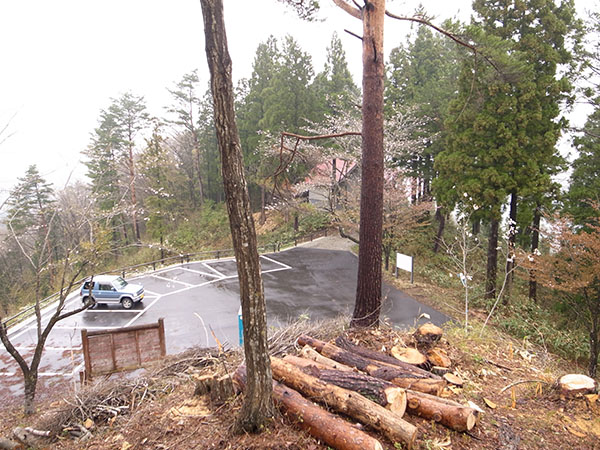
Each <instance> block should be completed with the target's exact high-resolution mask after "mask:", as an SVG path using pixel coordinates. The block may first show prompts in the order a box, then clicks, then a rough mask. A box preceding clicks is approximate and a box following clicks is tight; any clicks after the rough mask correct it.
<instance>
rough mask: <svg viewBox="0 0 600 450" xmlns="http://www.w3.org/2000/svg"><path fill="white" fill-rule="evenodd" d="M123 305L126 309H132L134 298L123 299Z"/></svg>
mask: <svg viewBox="0 0 600 450" xmlns="http://www.w3.org/2000/svg"><path fill="white" fill-rule="evenodd" d="M121 305H123V308H125V309H131V307H132V306H133V300H131V299H130V298H129V297H125V298H124V299H123V300H121Z"/></svg>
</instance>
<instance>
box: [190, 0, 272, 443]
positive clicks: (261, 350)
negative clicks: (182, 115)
mask: <svg viewBox="0 0 600 450" xmlns="http://www.w3.org/2000/svg"><path fill="white" fill-rule="evenodd" d="M200 4H201V5H202V15H203V17H204V35H205V47H206V59H207V61H208V67H209V69H210V78H211V90H212V96H213V103H214V120H215V126H216V129H217V139H218V142H219V150H220V152H221V167H222V172H223V184H224V187H225V198H226V202H227V210H228V213H229V225H230V228H231V237H232V240H233V246H234V249H235V257H236V262H237V270H238V277H239V283H240V298H241V303H242V315H243V320H244V353H245V356H246V370H247V374H248V384H247V387H246V396H245V399H244V403H243V405H242V409H241V411H240V413H239V415H238V417H237V430H238V431H251V432H257V431H261V430H262V429H264V426H265V425H266V423H267V421H268V420H270V418H271V417H272V416H273V411H274V410H273V400H272V396H271V394H272V390H273V384H272V383H273V381H272V375H271V364H270V360H269V353H268V344H267V314H266V305H265V297H264V290H263V284H262V277H261V273H260V263H259V259H258V249H257V243H256V232H255V228H254V220H253V218H252V210H251V207H250V197H249V195H248V187H247V184H246V177H245V174H244V165H243V161H242V149H241V143H240V137H239V134H238V129H237V124H236V121H235V112H234V93H233V82H232V78H231V58H230V56H229V50H228V48H227V36H226V33H225V22H224V18H223V2H222V0H200Z"/></svg>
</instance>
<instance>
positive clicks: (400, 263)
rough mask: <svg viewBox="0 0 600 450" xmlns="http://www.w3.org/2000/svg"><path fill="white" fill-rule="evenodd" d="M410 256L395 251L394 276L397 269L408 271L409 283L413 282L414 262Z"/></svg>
mask: <svg viewBox="0 0 600 450" xmlns="http://www.w3.org/2000/svg"><path fill="white" fill-rule="evenodd" d="M414 261H415V260H414V258H413V257H412V256H408V255H403V254H402V253H396V278H398V269H402V270H406V271H407V272H410V283H411V284H412V283H414V273H415V262H414Z"/></svg>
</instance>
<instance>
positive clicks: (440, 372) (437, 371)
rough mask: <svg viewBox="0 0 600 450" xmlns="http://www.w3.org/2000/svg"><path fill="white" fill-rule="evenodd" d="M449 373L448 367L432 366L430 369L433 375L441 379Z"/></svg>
mask: <svg viewBox="0 0 600 450" xmlns="http://www.w3.org/2000/svg"><path fill="white" fill-rule="evenodd" d="M449 372H450V368H449V367H440V366H433V367H432V368H431V373H435V374H436V375H439V376H441V377H443V376H444V375H446V374H447V373H449Z"/></svg>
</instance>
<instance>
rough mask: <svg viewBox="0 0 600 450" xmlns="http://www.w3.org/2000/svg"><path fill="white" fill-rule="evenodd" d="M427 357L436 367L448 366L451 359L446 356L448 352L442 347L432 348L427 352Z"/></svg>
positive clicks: (450, 363)
mask: <svg viewBox="0 0 600 450" xmlns="http://www.w3.org/2000/svg"><path fill="white" fill-rule="evenodd" d="M427 359H429V362H431V364H432V365H434V366H438V367H450V366H451V365H452V361H451V360H450V358H449V357H448V353H446V351H445V350H444V349H442V348H432V349H431V350H429V351H428V352H427Z"/></svg>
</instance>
